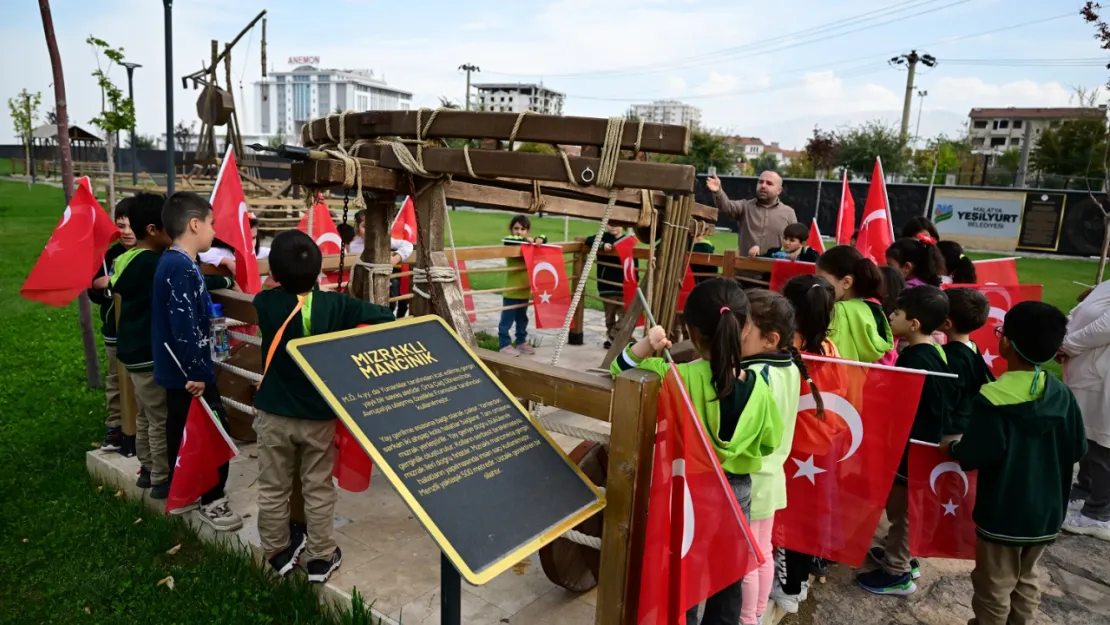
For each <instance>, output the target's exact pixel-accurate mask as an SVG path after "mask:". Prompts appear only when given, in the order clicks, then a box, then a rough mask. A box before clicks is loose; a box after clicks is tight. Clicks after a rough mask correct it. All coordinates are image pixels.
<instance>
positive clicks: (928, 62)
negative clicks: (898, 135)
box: [889, 50, 937, 141]
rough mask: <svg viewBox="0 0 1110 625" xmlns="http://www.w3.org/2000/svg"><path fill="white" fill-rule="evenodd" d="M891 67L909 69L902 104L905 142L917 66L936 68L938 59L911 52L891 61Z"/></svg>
mask: <svg viewBox="0 0 1110 625" xmlns="http://www.w3.org/2000/svg"><path fill="white" fill-rule="evenodd" d="M889 63H890V64H891V65H905V66H906V67H907V68H908V70H909V71H908V72H907V73H906V99H905V100H904V101H903V103H902V141H905V140H906V139H907V137H908V135H909V132H910V108H911V106H912V105H913V91H914V84H913V79H914V76H915V75H916V74H917V64H918V63H921V64H923V65H925V66H926V67H935V66H936V64H937V59H936V57H934V56H933V55H931V54H918V53H917V50H910V53H909V54H903V55H901V56H896V57H894V58H892V59H890V61H889Z"/></svg>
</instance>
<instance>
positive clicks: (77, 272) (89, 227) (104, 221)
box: [19, 178, 119, 307]
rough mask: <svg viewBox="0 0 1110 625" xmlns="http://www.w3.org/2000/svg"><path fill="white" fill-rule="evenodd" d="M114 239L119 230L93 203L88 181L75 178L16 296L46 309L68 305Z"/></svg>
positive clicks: (88, 283) (84, 286) (89, 281)
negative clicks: (56, 222) (70, 197)
mask: <svg viewBox="0 0 1110 625" xmlns="http://www.w3.org/2000/svg"><path fill="white" fill-rule="evenodd" d="M118 238H119V228H117V227H116V224H115V223H114V222H113V221H112V218H111V216H110V215H108V213H106V212H104V209H103V208H101V206H100V203H99V202H97V201H96V197H95V196H93V194H92V191H91V190H90V188H89V180H88V178H78V179H77V181H76V184H75V185H74V188H73V197H72V199H70V201H69V206H67V207H66V209H65V212H64V213H62V217H61V219H59V220H58V225H56V226H54V233H53V234H51V235H50V239H48V240H47V241H46V248H45V249H44V250H43V251H42V253H41V254H39V259H38V260H37V261H36V262H35V266H34V267H32V268H31V273H30V274H29V275H28V276H27V280H26V281H25V282H24V283H23V286H22V287H21V288H20V289H19V294H20V295H22V296H23V297H25V298H26V299H29V300H34V301H36V302H42V303H43V304H47V305H50V306H59V307H60V306H65V305H67V304H69V303H70V302H72V301H73V300H74V299H76V298H77V296H79V295H80V294H81V293H83V292H85V290H86V289H88V288H89V287H90V286H91V285H92V281H93V278H94V277H95V276H96V271H97V270H98V269H100V268H101V267H102V266H103V263H104V253H105V252H107V251H108V246H110V245H111V244H112V242H113V241H115V240H116V239H118Z"/></svg>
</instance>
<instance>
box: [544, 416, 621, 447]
mask: <svg viewBox="0 0 1110 625" xmlns="http://www.w3.org/2000/svg"><path fill="white" fill-rule="evenodd" d="M539 422H540V425H542V426H543V429H545V430H547V431H548V432H556V433H558V434H565V435H567V436H571V437H574V438H578V439H581V440H584V441H592V442H595V443H601V444H603V445H608V444H609V435H608V434H605V433H604V432H596V431H594V430H588V429H586V428H580V427H577V426H573V425H567V424H566V423H561V422H559V421H553V420H551V419H548V418H546V417H540V418H539Z"/></svg>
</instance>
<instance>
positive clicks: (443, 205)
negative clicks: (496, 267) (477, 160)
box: [412, 180, 478, 349]
mask: <svg viewBox="0 0 1110 625" xmlns="http://www.w3.org/2000/svg"><path fill="white" fill-rule="evenodd" d="M446 184H447V183H446V182H444V181H441V180H440V181H435V182H433V183H432V185H431V186H430V187H428V188H427V189H425V190H424V192H423V193H421V194H419V195H417V196H416V197H415V198H414V199H415V204H416V225H417V236H416V245H417V250H416V263H415V265H414V267H415V268H417V269H423V270H425V271H427V272H428V275H429V276H431V273H432V268H434V267H449V264H448V262H447V254H445V253H444V252H443V230H444V223H443V219H444V213H446V212H447V198H446V197H445V196H444V194H443V188H444V187H445V186H446ZM420 288H421V289H422V290H424V291H425V292H427V293H428V294H429V295H430V296H431V297H430V298H429V299H424V298H423V297H420V296H419V294H418V296H417V297H416V298H415V299H414V300H413V304H412V315H413V316H414V317H419V316H420V315H427V314H434V315H439V316H440V317H442V318H443V320H444V321H446V322H447V325H449V326H451V327H452V328H454V330H455V333H457V334H458V335H459V338H460V339H462V341H463V342H464V343H466V344H467V345H469V346H470V347H471V348H472V349H473V348H477V347H478V341H477V340H476V339H475V338H474V328H473V327H472V326H471V325H470V317H469V315H468V314H467V312H466V304H465V303H464V302H463V294H462V288H461V287H460V285H459V280H452V281H451V282H436V281H434V280H430V279H429V281H428V283H426V284H423V285H420ZM416 289H417V285H416V284H415V276H414V279H413V292H415V291H416Z"/></svg>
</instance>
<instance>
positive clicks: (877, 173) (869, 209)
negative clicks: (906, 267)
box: [849, 158, 894, 265]
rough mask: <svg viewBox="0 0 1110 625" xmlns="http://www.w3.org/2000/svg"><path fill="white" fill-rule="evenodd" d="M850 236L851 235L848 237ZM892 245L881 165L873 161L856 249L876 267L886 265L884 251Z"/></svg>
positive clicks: (890, 224) (892, 234) (876, 160)
mask: <svg viewBox="0 0 1110 625" xmlns="http://www.w3.org/2000/svg"><path fill="white" fill-rule="evenodd" d="M849 236H851V235H849ZM891 243H894V226H893V224H892V223H891V220H890V201H889V200H888V199H887V195H886V179H884V178H883V163H882V161H881V160H879V159H878V158H876V159H875V169H874V170H873V171H872V173H871V186H870V187H868V189H867V204H865V205H864V207H863V221H861V222H860V224H859V236H858V237H857V238H856V249H858V250H859V251H860V253H861V254H863V255H864V256H865V257H866V258H870V259H871V260H873V261H875V264H877V265H885V264H886V249H887V248H888V247H890V244H891Z"/></svg>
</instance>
